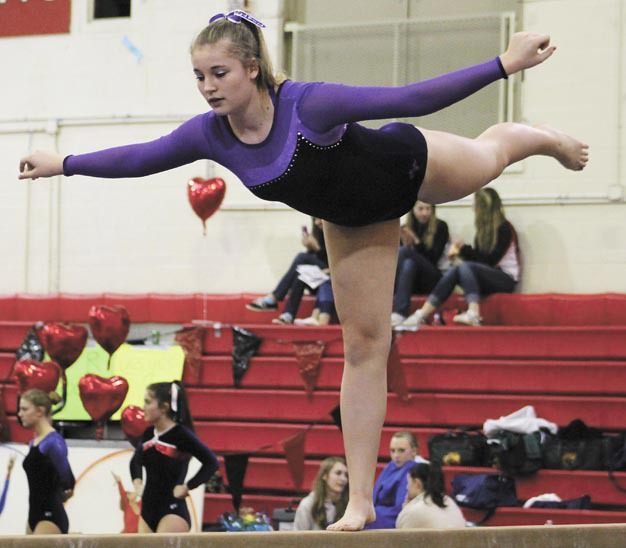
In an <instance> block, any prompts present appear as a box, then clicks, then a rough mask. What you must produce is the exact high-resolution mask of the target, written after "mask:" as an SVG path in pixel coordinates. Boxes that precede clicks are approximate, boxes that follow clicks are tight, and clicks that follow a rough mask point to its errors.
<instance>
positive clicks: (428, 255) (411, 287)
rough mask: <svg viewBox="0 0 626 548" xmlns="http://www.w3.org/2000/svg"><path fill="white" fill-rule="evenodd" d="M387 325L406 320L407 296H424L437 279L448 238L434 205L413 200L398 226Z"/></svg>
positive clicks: (445, 228)
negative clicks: (398, 238)
mask: <svg viewBox="0 0 626 548" xmlns="http://www.w3.org/2000/svg"><path fill="white" fill-rule="evenodd" d="M400 239H401V241H402V246H401V247H400V252H399V254H398V266H397V268H396V283H395V292H394V296H393V312H392V314H391V325H392V326H396V325H398V324H400V323H402V322H403V321H404V320H406V317H407V316H408V315H409V311H410V310H409V307H410V305H411V295H412V294H415V295H427V294H428V293H430V292H431V291H432V290H433V289H434V287H435V286H436V285H437V282H438V281H439V280H440V279H441V271H440V270H439V261H440V260H441V257H442V256H443V252H444V249H445V247H446V244H447V243H448V239H449V232H448V225H447V224H446V222H445V221H442V220H441V219H438V218H437V215H436V213H435V206H434V205H431V204H427V203H426V202H421V201H419V200H418V201H417V202H415V205H414V206H413V209H412V210H411V211H410V212H409V214H408V217H407V222H406V223H405V224H403V225H402V227H401V229H400Z"/></svg>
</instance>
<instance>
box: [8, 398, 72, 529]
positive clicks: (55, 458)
mask: <svg viewBox="0 0 626 548" xmlns="http://www.w3.org/2000/svg"><path fill="white" fill-rule="evenodd" d="M56 401H58V396H57V395H56V394H53V395H48V394H46V393H45V392H43V391H42V390H37V389H33V390H28V391H27V392H24V394H22V395H21V397H20V408H19V411H18V416H19V418H20V421H21V423H22V426H24V428H29V429H31V430H33V431H34V433H35V438H34V439H33V440H32V441H31V442H30V444H29V451H28V455H26V458H25V459H24V463H23V467H24V471H25V472H26V477H27V478H28V489H29V497H28V504H29V508H28V527H27V532H28V533H29V534H35V535H54V534H60V533H64V534H65V533H67V531H68V528H69V523H68V519H67V514H66V513H65V508H64V507H63V503H64V502H65V501H66V500H67V499H68V498H69V497H71V496H72V491H73V489H74V475H73V474H72V469H71V468H70V464H69V462H68V460H67V445H66V444H65V440H64V439H63V436H61V434H59V433H58V432H57V431H56V430H55V429H54V428H53V427H52V425H51V424H50V410H51V408H52V405H53V403H55V402H56Z"/></svg>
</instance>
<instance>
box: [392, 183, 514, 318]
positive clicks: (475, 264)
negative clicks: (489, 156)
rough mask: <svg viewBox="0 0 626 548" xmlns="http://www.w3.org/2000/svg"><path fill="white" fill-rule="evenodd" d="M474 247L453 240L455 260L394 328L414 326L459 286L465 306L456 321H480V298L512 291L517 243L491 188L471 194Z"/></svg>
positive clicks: (451, 257)
mask: <svg viewBox="0 0 626 548" xmlns="http://www.w3.org/2000/svg"><path fill="white" fill-rule="evenodd" d="M474 215H475V219H474V224H475V226H476V236H475V238H474V246H473V247H472V246H469V245H464V244H463V243H462V242H455V243H454V244H452V245H451V246H450V250H449V252H448V256H449V258H450V260H452V261H456V262H458V264H456V265H455V266H453V267H452V268H450V270H448V271H447V272H446V273H445V274H444V276H443V277H442V278H441V280H440V281H439V282H438V283H437V285H436V286H435V288H434V289H433V291H432V293H431V294H430V295H429V296H428V299H427V300H426V302H425V303H424V306H422V308H420V309H419V310H417V311H416V312H415V313H414V314H412V315H411V316H409V317H408V318H407V319H406V320H405V321H404V322H402V323H401V324H400V325H399V326H398V327H399V328H400V329H416V328H417V327H418V326H419V325H420V324H422V323H423V322H424V321H425V320H426V319H427V318H428V317H429V316H430V315H431V314H432V313H433V312H434V311H435V310H436V309H437V307H438V306H439V305H440V304H441V303H443V302H444V301H445V300H446V299H447V298H448V297H449V296H450V294H451V293H452V291H454V288H455V287H456V286H457V285H458V286H460V287H461V288H462V289H463V292H464V294H465V300H466V301H467V304H468V308H467V310H466V311H465V312H462V313H461V314H457V315H456V316H455V317H454V321H455V322H456V323H461V324H465V325H472V326H477V325H480V324H481V317H480V300H481V298H483V297H485V296H487V295H490V294H492V293H512V292H513V290H514V289H515V286H516V284H517V282H518V281H519V279H520V261H519V245H518V241H517V234H516V232H515V228H513V225H512V224H511V223H510V222H509V221H507V219H506V217H505V215H504V210H503V208H502V201H501V200H500V196H498V193H497V192H496V191H495V190H494V189H493V188H483V189H481V190H479V191H478V192H476V194H474Z"/></svg>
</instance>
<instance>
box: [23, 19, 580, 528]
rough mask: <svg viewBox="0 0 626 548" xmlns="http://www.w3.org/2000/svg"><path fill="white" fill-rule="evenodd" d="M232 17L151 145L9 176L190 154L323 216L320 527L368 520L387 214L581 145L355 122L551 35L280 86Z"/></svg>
mask: <svg viewBox="0 0 626 548" xmlns="http://www.w3.org/2000/svg"><path fill="white" fill-rule="evenodd" d="M262 26H263V25H262V23H259V22H258V21H256V20H255V19H254V18H252V17H250V16H249V15H248V14H246V13H245V12H241V11H237V10H236V11H235V12H231V13H228V14H217V15H216V16H214V17H213V18H212V19H211V22H210V24H209V25H208V27H207V28H206V29H204V30H203V31H202V32H201V33H200V34H199V35H198V37H197V38H196V40H195V41H194V43H193V45H192V50H191V61H192V65H193V71H194V74H195V76H196V79H197V81H198V90H199V92H200V93H201V94H202V96H203V97H204V98H205V99H206V100H207V102H208V103H209V106H210V107H211V108H212V111H211V112H208V113H205V114H201V115H199V116H196V117H195V118H192V119H191V120H189V121H188V122H186V123H185V124H183V125H182V126H181V127H179V128H178V129H176V130H175V131H173V132H172V133H171V134H169V135H167V136H164V137H162V138H160V139H157V140H156V141H152V142H149V143H142V144H136V145H130V146H124V147H116V148H113V149H108V150H104V151H100V152H96V153H92V154H83V155H78V156H67V157H65V158H64V157H63V156H60V155H58V154H50V153H45V152H35V153H34V154H31V155H29V156H27V157H25V158H22V160H21V161H20V171H21V174H20V178H22V179H27V178H37V177H49V176H56V175H61V174H65V175H67V176H69V175H73V174H82V175H91V176H96V177H140V176H144V175H148V174H151V173H155V172H158V171H163V170H166V169H171V168H173V167H176V166H180V165H183V164H186V163H189V162H193V161H195V160H198V159H202V158H208V159H212V160H214V161H216V162H218V163H220V164H222V165H224V166H225V167H227V168H228V169H230V170H231V171H233V172H234V173H235V174H236V175H237V176H238V177H239V178H240V179H241V180H242V181H243V183H244V184H245V185H246V186H247V187H248V188H249V189H250V190H251V191H252V192H253V193H254V194H255V195H257V196H259V197H260V198H263V199H267V200H275V201H282V202H284V203H286V204H288V205H290V206H292V207H294V208H295V209H298V210H299V211H302V212H303V213H307V214H309V215H311V216H314V217H319V218H321V219H324V221H325V225H324V234H325V236H326V244H327V249H328V255H329V262H330V269H331V277H332V280H333V291H334V295H335V305H336V309H337V313H338V316H339V319H340V321H341V324H342V331H343V346H344V352H345V369H344V375H343V381H342V390H341V413H342V424H343V435H344V446H345V449H346V457H347V463H348V470H349V474H350V502H349V504H348V508H347V510H346V512H345V514H344V516H343V518H342V519H340V520H339V521H338V522H337V523H334V524H332V525H331V526H330V527H329V528H330V529H333V530H359V529H362V528H363V527H364V525H365V523H367V522H370V521H373V520H374V519H375V512H374V507H373V505H372V488H373V482H374V472H375V468H376V461H377V456H378V446H379V440H380V429H381V426H382V424H383V420H384V416H385V406H386V399H387V390H386V366H387V357H388V353H389V346H390V342H391V325H390V320H389V318H390V316H391V303H392V297H393V285H394V275H395V269H396V262H397V254H398V238H399V223H398V218H399V217H400V216H402V215H403V214H404V213H406V212H407V211H409V209H410V208H411V207H412V206H413V204H414V203H415V201H416V199H418V198H419V199H420V200H422V201H424V202H428V203H440V202H447V201H450V200H455V199H458V198H462V197H463V196H467V195H469V194H472V193H473V192H475V191H476V190H478V189H479V188H481V187H483V186H484V185H486V184H487V183H489V182H490V181H491V180H493V179H495V178H496V177H498V176H499V175H500V174H501V173H502V171H503V170H504V168H505V167H507V166H508V165H509V164H512V163H514V162H517V161H519V160H522V159H524V158H526V157H528V156H532V155H537V154H539V155H545V156H551V157H553V158H555V159H556V160H558V161H559V162H560V163H561V164H563V165H564V166H565V167H566V168H568V169H572V170H580V169H582V168H583V167H584V166H585V164H586V163H587V159H588V151H587V146H586V145H585V144H583V143H581V142H580V141H578V140H576V139H574V138H572V137H570V136H568V135H565V134H563V133H561V132H558V131H556V130H553V129H550V128H546V127H542V128H537V127H530V126H526V125H522V124H512V123H504V124H497V125H495V126H492V127H490V128H488V129H487V130H486V131H485V132H484V133H482V134H481V135H479V136H478V137H477V138H476V139H466V138H463V137H458V136H456V135H452V134H449V133H444V132H437V131H430V130H418V129H417V128H415V127H414V126H411V125H408V124H400V123H394V124H387V125H385V126H383V127H382V128H380V129H379V130H372V129H367V128H365V127H363V126H361V125H359V124H358V123H357V122H359V121H361V120H373V119H386V118H402V117H409V116H422V115H425V114H429V113H432V112H435V111H437V110H440V109H442V108H445V107H447V106H448V105H451V104H453V103H455V102H457V101H459V100H461V99H463V98H465V97H467V96H469V95H471V94H472V93H474V92H476V91H478V90H479V89H481V88H482V87H484V86H486V85H488V84H490V83H492V82H495V81H497V80H499V79H500V78H506V77H508V75H510V74H513V73H516V72H518V71H520V70H523V69H527V68H530V67H532V66H535V65H537V64H539V63H542V62H543V61H545V60H546V59H547V58H548V57H550V56H551V55H552V54H553V53H554V47H552V46H550V38H549V36H546V35H539V34H534V33H517V34H514V35H513V37H512V38H511V41H510V43H509V47H508V48H507V50H506V51H505V52H504V53H503V54H501V55H500V56H498V57H497V58H495V59H492V60H489V61H487V62H485V63H481V64H479V65H475V66H472V67H469V68H466V69H462V70H457V71H455V72H451V73H449V74H446V75H443V76H440V77H437V78H433V79H431V80H427V81H424V82H417V83H413V84H409V85H406V86H399V87H394V88H391V87H389V88H383V87H353V86H343V85H338V84H327V83H323V82H317V83H302V82H292V81H284V82H279V81H278V80H277V79H276V78H275V77H274V75H273V73H272V70H271V64H270V62H269V58H268V55H267V52H266V48H265V44H264V41H263V36H262V33H261V31H260V28H261V27H262Z"/></svg>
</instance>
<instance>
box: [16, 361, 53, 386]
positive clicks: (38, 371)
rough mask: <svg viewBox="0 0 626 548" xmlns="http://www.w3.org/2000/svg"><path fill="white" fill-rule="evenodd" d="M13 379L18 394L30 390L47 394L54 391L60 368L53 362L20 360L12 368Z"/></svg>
mask: <svg viewBox="0 0 626 548" xmlns="http://www.w3.org/2000/svg"><path fill="white" fill-rule="evenodd" d="M13 377H15V379H16V380H17V385H18V386H19V391H20V394H22V393H24V392H26V391H27V390H30V389H32V388H38V389H39V390H43V391H44V392H45V393H46V394H47V393H48V392H52V391H54V390H55V389H56V387H57V385H58V384H59V379H60V378H61V368H60V367H59V364H57V363H54V362H43V363H42V362H38V361H36V360H20V361H18V362H15V365H14V366H13Z"/></svg>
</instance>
